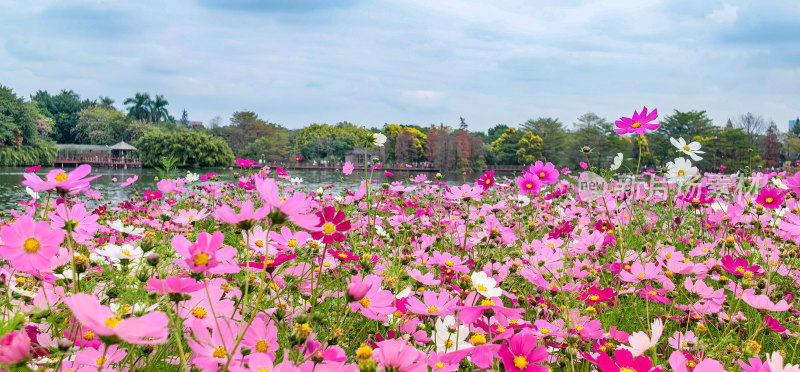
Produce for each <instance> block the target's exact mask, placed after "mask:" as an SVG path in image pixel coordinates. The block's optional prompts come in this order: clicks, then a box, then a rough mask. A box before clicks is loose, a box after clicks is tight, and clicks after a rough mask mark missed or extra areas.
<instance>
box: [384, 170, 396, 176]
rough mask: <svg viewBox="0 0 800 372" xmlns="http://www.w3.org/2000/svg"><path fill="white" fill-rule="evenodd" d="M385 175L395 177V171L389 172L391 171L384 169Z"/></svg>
mask: <svg viewBox="0 0 800 372" xmlns="http://www.w3.org/2000/svg"><path fill="white" fill-rule="evenodd" d="M383 175H384V176H386V177H394V173H392V172H389V171H384V172H383Z"/></svg>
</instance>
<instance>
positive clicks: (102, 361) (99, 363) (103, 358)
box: [62, 173, 108, 366]
mask: <svg viewBox="0 0 800 372" xmlns="http://www.w3.org/2000/svg"><path fill="white" fill-rule="evenodd" d="M62 174H63V173H62ZM107 361H108V358H106V357H99V358H97V360H96V361H95V363H97V365H98V366H102V365H103V364H105V363H106V362H107Z"/></svg>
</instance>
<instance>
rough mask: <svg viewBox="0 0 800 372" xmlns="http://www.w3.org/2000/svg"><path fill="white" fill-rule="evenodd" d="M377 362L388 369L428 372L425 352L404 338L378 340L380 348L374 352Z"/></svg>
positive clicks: (399, 371)
mask: <svg viewBox="0 0 800 372" xmlns="http://www.w3.org/2000/svg"><path fill="white" fill-rule="evenodd" d="M372 357H373V358H375V362H376V363H378V364H379V365H382V366H383V367H384V368H385V369H386V370H387V371H388V370H392V371H398V372H427V371H428V366H427V364H426V360H425V353H423V352H421V351H419V350H417V349H416V348H415V347H413V346H411V345H409V344H408V342H407V341H406V340H403V339H391V340H385V341H381V342H378V348H377V349H375V351H373V352H372Z"/></svg>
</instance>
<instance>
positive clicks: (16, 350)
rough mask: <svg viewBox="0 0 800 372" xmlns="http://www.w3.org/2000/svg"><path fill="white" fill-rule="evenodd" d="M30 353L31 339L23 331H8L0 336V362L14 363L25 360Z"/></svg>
mask: <svg viewBox="0 0 800 372" xmlns="http://www.w3.org/2000/svg"><path fill="white" fill-rule="evenodd" d="M30 353H31V341H30V339H28V335H26V334H25V333H23V332H17V331H14V332H9V333H8V334H7V335H5V336H3V338H0V364H6V365H10V364H14V363H18V362H21V361H23V360H25V358H27V357H28V355H29V354H30Z"/></svg>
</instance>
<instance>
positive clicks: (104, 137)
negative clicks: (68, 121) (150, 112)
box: [72, 106, 154, 145]
mask: <svg viewBox="0 0 800 372" xmlns="http://www.w3.org/2000/svg"><path fill="white" fill-rule="evenodd" d="M153 129H154V128H153V127H152V125H151V124H149V123H146V122H143V121H138V120H133V119H131V118H128V117H125V114H123V113H121V112H119V111H117V110H114V109H109V108H104V107H102V106H91V107H87V108H85V109H83V110H81V112H80V113H79V114H78V124H77V125H76V126H75V127H74V128H72V134H73V137H74V138H75V142H76V143H79V144H91V145H113V144H115V143H117V142H120V141H126V142H128V143H133V142H136V140H138V139H139V138H141V137H142V136H143V135H144V134H145V133H147V132H150V131H152V130H153Z"/></svg>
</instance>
